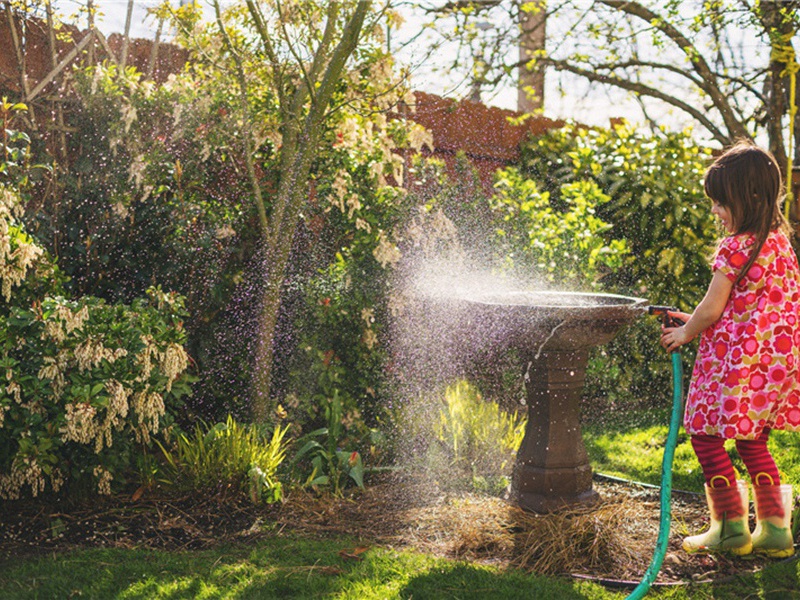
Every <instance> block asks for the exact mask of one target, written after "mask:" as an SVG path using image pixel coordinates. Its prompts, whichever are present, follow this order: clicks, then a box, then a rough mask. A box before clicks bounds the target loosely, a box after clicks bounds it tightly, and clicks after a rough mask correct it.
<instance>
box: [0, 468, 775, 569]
mask: <svg viewBox="0 0 800 600" xmlns="http://www.w3.org/2000/svg"><path fill="white" fill-rule="evenodd" d="M595 489H597V491H598V492H599V493H600V495H601V498H602V499H601V501H600V503H598V504H597V505H596V506H594V507H591V508H582V509H579V510H571V511H565V512H560V513H554V514H550V515H535V514H531V513H527V512H525V511H522V510H520V509H519V508H517V507H515V506H512V505H510V504H509V503H507V502H506V501H504V500H502V499H499V498H493V497H488V496H481V495H477V494H468V493H464V492H453V491H448V490H445V489H440V488H438V487H436V486H435V485H434V484H430V483H422V482H419V481H418V480H417V481H415V482H410V481H408V480H404V479H403V478H401V477H399V476H396V475H391V476H389V475H387V476H383V477H381V478H380V479H379V480H378V481H373V482H372V483H371V485H369V487H367V489H366V490H364V491H358V490H356V491H354V492H351V493H349V494H348V495H346V496H345V497H344V498H333V497H330V496H329V495H318V494H314V493H311V492H307V491H302V490H293V491H292V492H291V493H289V495H288V497H287V498H286V501H285V502H284V503H283V504H280V505H272V506H266V507H265V506H262V507H256V506H253V505H251V504H249V503H248V502H246V501H245V500H242V499H236V500H232V499H230V498H228V499H225V498H221V497H209V496H208V495H204V494H193V495H187V496H184V497H166V496H159V495H156V494H155V493H150V494H144V495H142V496H141V497H138V498H137V499H136V500H135V501H134V500H133V499H132V498H131V497H130V496H114V497H110V498H106V499H104V500H102V501H100V502H98V501H93V502H92V503H91V504H90V505H85V506H77V507H74V508H71V509H66V508H64V507H63V506H54V505H50V504H47V503H46V502H41V501H40V502H31V501H27V502H5V503H2V504H0V509H2V515H0V560H4V559H7V558H9V557H12V556H13V557H19V556H25V555H37V554H42V553H51V552H54V551H55V552H60V551H66V550H70V549H74V548H86V547H98V546H102V547H123V548H132V547H140V548H141V547H144V548H154V549H163V550H189V549H200V548H210V547H214V546H216V545H219V544H223V543H258V542H259V540H262V539H267V538H269V537H270V536H275V535H282V534H283V533H284V532H292V533H293V534H299V535H308V536H312V537H313V536H329V535H348V536H352V537H355V538H357V539H358V540H359V541H360V543H361V544H362V545H382V546H391V547H395V548H413V549H417V550H421V551H424V552H429V553H431V554H434V555H438V556H444V557H448V558H455V559H464V560H469V561H475V562H481V563H489V564H494V565H498V566H510V567H519V568H522V569H525V570H529V571H531V572H536V573H541V574H547V575H557V576H570V577H579V578H589V579H594V580H598V581H601V582H604V583H607V584H614V583H615V582H617V583H619V584H623V585H624V584H625V582H633V583H636V582H638V581H639V579H641V577H642V575H643V574H644V572H645V570H646V569H647V567H648V565H649V562H650V558H651V556H652V554H653V551H654V548H655V540H656V536H657V534H658V525H659V497H658V490H656V489H653V488H645V487H641V486H636V485H631V484H626V483H620V482H613V481H611V482H610V481H603V480H599V481H596V482H595ZM672 514H673V517H672V531H671V535H670V542H669V550H668V553H667V556H666V558H665V559H664V564H663V566H662V568H661V571H660V573H659V577H658V580H657V584H664V585H670V584H681V583H688V582H698V581H718V580H720V579H723V578H726V577H731V576H734V575H737V574H744V573H748V572H754V571H757V570H759V569H761V568H763V566H764V565H765V564H767V560H766V559H763V558H758V557H743V558H733V557H713V556H703V555H693V556H690V555H687V554H686V553H685V552H683V551H682V550H681V549H680V543H681V539H682V537H683V536H684V535H686V534H687V533H688V532H697V531H700V530H701V529H702V528H703V527H704V526H705V525H706V523H707V510H706V507H705V500H704V499H703V498H701V497H700V496H698V495H695V494H681V493H676V494H675V495H674V497H673V502H672Z"/></svg>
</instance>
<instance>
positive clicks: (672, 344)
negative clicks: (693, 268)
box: [661, 271, 733, 352]
mask: <svg viewBox="0 0 800 600" xmlns="http://www.w3.org/2000/svg"><path fill="white" fill-rule="evenodd" d="M732 289H733V282H732V281H731V280H730V279H728V278H727V277H726V276H725V275H724V274H723V273H721V272H720V271H716V272H715V273H714V277H713V278H712V279H711V284H710V285H709V286H708V290H707V291H706V295H705V297H704V298H703V300H702V302H700V304H698V305H697V308H696V309H695V310H694V312H693V313H692V316H691V318H690V319H689V320H688V321H687V322H686V324H685V325H682V326H680V327H662V328H661V329H662V333H661V345H662V346H663V347H664V348H666V349H667V350H669V351H670V352H672V351H673V350H677V349H678V347H680V346H683V345H684V344H688V343H689V342H691V341H692V340H693V339H694V338H696V337H697V336H698V335H699V334H701V333H702V332H703V331H705V330H706V329H708V328H709V327H711V325H713V324H714V323H716V322H717V321H718V320H719V318H720V317H721V316H722V312H723V311H724V310H725V305H726V304H728V298H730V295H731V290H732Z"/></svg>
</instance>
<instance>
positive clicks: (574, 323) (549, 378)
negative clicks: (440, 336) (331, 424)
mask: <svg viewBox="0 0 800 600" xmlns="http://www.w3.org/2000/svg"><path fill="white" fill-rule="evenodd" d="M447 304H448V310H450V311H452V310H456V311H459V312H462V311H463V316H462V318H461V319H460V321H461V322H462V323H464V326H465V327H466V328H468V329H469V330H470V331H471V335H470V338H472V339H476V338H477V339H481V340H482V342H483V343H490V344H492V345H495V344H497V345H498V346H499V347H503V348H506V349H510V348H515V349H516V350H517V351H518V352H519V353H520V356H521V358H522V362H523V366H524V367H525V390H526V396H527V406H528V423H527V428H526V431H525V436H524V438H523V441H522V445H521V446H520V449H519V451H518V453H517V458H516V462H515V465H514V471H513V475H512V483H511V497H512V501H514V502H515V503H516V504H518V505H519V506H520V507H521V508H523V509H526V510H531V511H535V512H550V511H553V510H557V509H560V508H564V507H568V506H576V505H583V504H591V503H593V502H595V501H596V500H597V498H598V495H597V492H595V491H594V490H593V489H592V469H591V466H590V465H589V459H588V456H587V454H586V447H585V446H584V443H583V437H582V434H581V426H580V398H581V392H582V390H583V384H584V379H585V374H586V364H587V362H588V359H589V350H590V349H591V348H593V347H595V346H600V345H603V344H606V343H608V342H609V341H611V339H612V338H613V337H614V336H615V335H616V334H617V333H618V332H619V331H620V330H621V329H622V328H623V327H625V326H626V325H627V324H629V323H630V322H632V321H633V320H634V319H635V318H636V317H637V316H639V315H640V314H641V313H642V311H643V310H645V309H646V308H647V301H646V300H644V299H641V298H632V297H627V296H618V295H614V294H588V293H565V292H503V293H482V294H480V295H476V296H474V297H470V296H466V295H464V296H460V297H458V298H456V299H452V300H451V301H450V302H448V303H447ZM457 337H460V336H458V335H457Z"/></svg>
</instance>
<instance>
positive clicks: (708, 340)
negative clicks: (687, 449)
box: [684, 231, 800, 439]
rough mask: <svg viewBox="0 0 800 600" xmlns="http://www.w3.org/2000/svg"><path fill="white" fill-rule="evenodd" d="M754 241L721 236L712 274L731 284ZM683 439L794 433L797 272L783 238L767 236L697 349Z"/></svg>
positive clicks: (799, 410)
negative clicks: (689, 436) (775, 431)
mask: <svg viewBox="0 0 800 600" xmlns="http://www.w3.org/2000/svg"><path fill="white" fill-rule="evenodd" d="M753 244H755V238H754V237H753V236H752V235H749V234H742V235H735V236H731V237H728V238H725V239H724V240H723V241H722V242H721V243H720V245H719V248H718V249H717V253H716V255H715V256H714V261H713V265H712V269H713V270H714V271H720V272H721V273H723V274H724V275H725V276H726V277H727V278H728V279H730V280H731V281H736V277H737V276H738V274H739V271H740V270H741V268H742V266H743V265H744V264H745V263H746V262H747V260H748V258H749V256H750V250H751V247H752V246H753ZM684 426H685V428H686V431H687V432H688V433H689V434H706V435H714V436H718V437H723V438H735V439H753V438H756V437H758V435H759V434H760V433H761V432H762V430H763V429H764V428H765V427H768V428H770V429H786V430H791V431H798V430H800V269H798V264H797V258H796V256H795V254H794V250H793V249H792V246H791V244H790V243H789V240H788V239H787V237H786V236H785V235H784V234H783V233H782V232H779V231H773V232H771V233H770V234H769V237H768V238H767V240H766V242H765V243H764V246H763V248H762V249H761V252H760V253H759V256H758V258H757V259H756V261H755V263H753V266H752V267H750V270H749V272H748V273H747V275H746V276H745V277H743V278H742V280H741V281H740V282H739V283H738V284H735V285H734V287H733V290H732V291H731V296H730V298H729V299H728V303H727V305H726V306H725V309H724V311H723V313H722V316H721V317H720V319H719V320H718V321H717V322H716V323H714V324H713V325H712V326H711V327H709V328H708V329H706V330H705V331H704V332H703V334H702V336H701V338H700V346H699V348H698V350H697V359H696V361H695V365H694V371H693V372H692V381H691V384H690V385H689V393H688V397H687V401H686V415H685V418H684Z"/></svg>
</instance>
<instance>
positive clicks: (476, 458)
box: [427, 381, 526, 493]
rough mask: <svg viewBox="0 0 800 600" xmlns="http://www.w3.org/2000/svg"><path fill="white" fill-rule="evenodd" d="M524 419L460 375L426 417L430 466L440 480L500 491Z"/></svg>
mask: <svg viewBox="0 0 800 600" xmlns="http://www.w3.org/2000/svg"><path fill="white" fill-rule="evenodd" d="M525 424H526V419H525V418H524V417H522V416H520V415H519V414H517V413H507V412H505V411H503V410H502V409H501V408H500V407H499V406H498V404H497V403H495V402H491V401H486V400H484V399H483V397H482V396H481V394H480V392H479V391H478V390H477V388H475V387H474V386H473V385H471V384H469V383H468V382H466V381H459V382H457V383H454V384H452V385H450V386H448V387H447V388H446V389H445V391H444V397H443V400H442V404H441V406H440V408H439V411H438V420H437V421H436V422H434V423H430V424H429V427H431V429H432V431H431V432H430V433H431V434H432V439H433V440H435V441H434V443H433V444H432V445H431V448H430V449H429V452H428V461H429V463H428V465H427V466H428V468H430V469H433V471H434V473H435V476H436V477H437V479H438V480H441V481H444V482H447V481H452V478H453V474H455V485H456V486H459V487H461V486H464V485H467V486H469V487H472V488H473V489H475V490H477V491H491V492H495V493H497V492H500V491H502V490H503V489H504V488H505V487H506V486H507V485H508V483H509V482H510V474H511V468H512V466H513V464H514V460H515V458H516V454H517V450H519V446H520V444H521V443H522V438H523V436H524V435H525Z"/></svg>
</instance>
